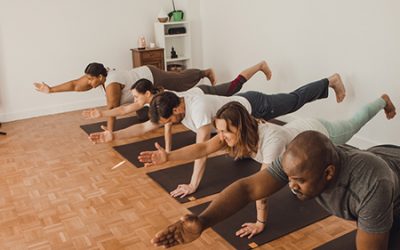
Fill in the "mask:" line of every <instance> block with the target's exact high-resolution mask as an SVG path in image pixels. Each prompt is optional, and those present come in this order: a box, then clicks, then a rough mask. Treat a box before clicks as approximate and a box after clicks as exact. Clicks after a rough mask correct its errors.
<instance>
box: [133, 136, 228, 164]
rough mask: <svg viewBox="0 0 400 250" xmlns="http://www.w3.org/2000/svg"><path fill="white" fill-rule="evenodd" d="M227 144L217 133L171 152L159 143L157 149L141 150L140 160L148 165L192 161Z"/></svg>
mask: <svg viewBox="0 0 400 250" xmlns="http://www.w3.org/2000/svg"><path fill="white" fill-rule="evenodd" d="M225 146H226V144H225V142H224V141H221V140H220V139H219V137H218V136H217V135H216V136H214V137H213V138H211V139H209V140H208V141H206V142H202V143H196V144H192V145H189V146H186V147H183V148H180V149H177V150H173V151H171V152H169V153H167V152H165V150H164V149H163V148H162V147H160V146H159V145H156V148H157V150H156V151H144V152H141V153H140V155H139V157H138V158H139V161H140V162H144V163H146V164H145V165H146V166H152V165H155V164H162V163H165V162H167V161H177V160H183V161H190V160H195V159H198V158H200V157H204V156H207V155H209V154H211V153H214V152H217V151H218V150H220V149H222V148H224V147H225Z"/></svg>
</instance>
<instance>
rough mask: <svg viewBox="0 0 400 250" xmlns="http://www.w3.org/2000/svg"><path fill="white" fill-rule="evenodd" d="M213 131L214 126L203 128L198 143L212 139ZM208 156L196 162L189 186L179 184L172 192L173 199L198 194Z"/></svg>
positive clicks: (198, 135) (199, 131)
mask: <svg viewBox="0 0 400 250" xmlns="http://www.w3.org/2000/svg"><path fill="white" fill-rule="evenodd" d="M211 130H212V125H211V124H208V125H205V126H203V127H201V128H200V129H199V130H198V131H197V134H196V143H202V142H205V141H207V140H208V139H210V133H211ZM206 161H207V156H205V157H202V158H200V159H197V160H195V161H194V166H193V174H192V178H191V179H190V183H189V184H179V185H178V187H177V188H176V189H175V190H173V191H172V192H171V195H172V196H173V197H178V196H180V197H181V198H183V197H185V196H186V195H188V194H192V193H194V192H196V190H197V187H198V186H199V184H200V181H201V179H202V178H203V175H204V170H205V169H206Z"/></svg>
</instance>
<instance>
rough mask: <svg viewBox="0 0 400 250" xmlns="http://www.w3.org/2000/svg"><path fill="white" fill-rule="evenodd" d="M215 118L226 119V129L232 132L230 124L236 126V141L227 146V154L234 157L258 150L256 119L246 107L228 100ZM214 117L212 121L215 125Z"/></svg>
mask: <svg viewBox="0 0 400 250" xmlns="http://www.w3.org/2000/svg"><path fill="white" fill-rule="evenodd" d="M215 119H223V120H225V121H226V124H227V130H228V131H229V132H232V130H231V129H230V126H234V127H236V128H237V130H238V131H237V136H238V143H237V145H235V146H233V147H229V155H230V156H232V157H234V158H235V159H238V158H243V157H247V156H250V154H251V153H257V150H258V140H259V135H258V121H257V120H256V119H255V118H254V117H252V116H251V115H250V114H249V112H248V111H247V109H246V108H245V107H244V106H243V105H242V104H241V103H239V102H229V103H227V104H225V105H224V106H222V107H221V108H220V109H219V110H218V111H217V115H216V116H215ZM215 119H214V121H213V123H214V127H216V126H215Z"/></svg>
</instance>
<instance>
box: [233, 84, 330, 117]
mask: <svg viewBox="0 0 400 250" xmlns="http://www.w3.org/2000/svg"><path fill="white" fill-rule="evenodd" d="M328 87H329V81H328V79H326V78H325V79H322V80H319V81H316V82H312V83H309V84H306V85H303V86H302V87H300V88H298V89H296V90H294V91H292V92H290V93H282V94H274V95H267V94H264V93H261V92H257V91H248V92H244V93H239V94H237V95H238V96H243V97H244V98H246V99H247V100H248V101H249V102H250V105H251V114H252V115H253V116H254V117H256V118H262V119H264V120H270V119H272V118H275V117H278V116H281V115H286V114H289V113H292V112H294V111H296V110H298V109H299V108H301V107H303V106H304V104H306V103H308V102H312V101H314V100H317V99H321V98H326V97H328Z"/></svg>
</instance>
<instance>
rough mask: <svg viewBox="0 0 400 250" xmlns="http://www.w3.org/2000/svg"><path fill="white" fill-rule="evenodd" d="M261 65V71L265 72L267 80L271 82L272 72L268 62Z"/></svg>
mask: <svg viewBox="0 0 400 250" xmlns="http://www.w3.org/2000/svg"><path fill="white" fill-rule="evenodd" d="M259 65H260V70H261V71H262V72H264V74H265V76H266V77H267V80H271V77H272V71H271V69H270V68H269V66H268V64H267V62H266V61H262V62H260V63H259Z"/></svg>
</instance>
